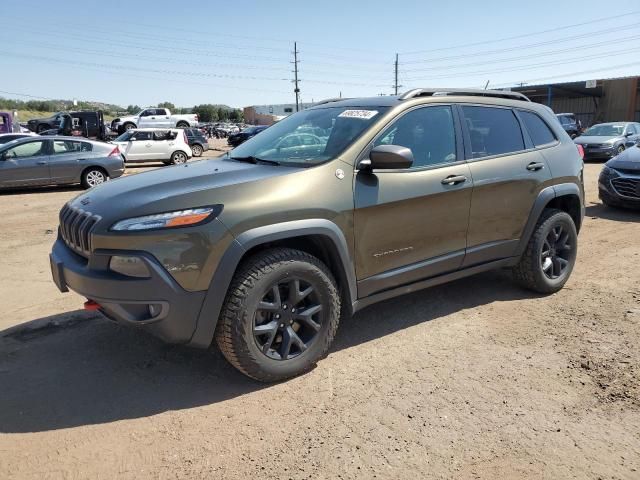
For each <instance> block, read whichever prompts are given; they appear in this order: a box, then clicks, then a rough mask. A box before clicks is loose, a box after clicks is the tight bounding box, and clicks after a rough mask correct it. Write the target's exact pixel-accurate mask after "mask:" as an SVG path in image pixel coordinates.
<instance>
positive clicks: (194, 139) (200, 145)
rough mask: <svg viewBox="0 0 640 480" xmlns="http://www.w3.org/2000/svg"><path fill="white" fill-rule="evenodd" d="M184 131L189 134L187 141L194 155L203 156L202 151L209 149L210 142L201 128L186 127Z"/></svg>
mask: <svg viewBox="0 0 640 480" xmlns="http://www.w3.org/2000/svg"><path fill="white" fill-rule="evenodd" d="M184 133H186V134H187V142H188V143H189V146H190V147H191V152H192V153H193V156H194V157H200V156H202V152H206V151H207V150H209V142H208V141H207V137H205V136H204V133H202V130H200V129H199V128H185V129H184Z"/></svg>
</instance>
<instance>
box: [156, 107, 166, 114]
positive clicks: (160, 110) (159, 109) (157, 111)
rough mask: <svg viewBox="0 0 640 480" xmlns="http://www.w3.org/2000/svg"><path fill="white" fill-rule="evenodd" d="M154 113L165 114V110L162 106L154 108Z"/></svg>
mask: <svg viewBox="0 0 640 480" xmlns="http://www.w3.org/2000/svg"><path fill="white" fill-rule="evenodd" d="M156 115H163V116H166V115H167V110H166V109H164V108H156Z"/></svg>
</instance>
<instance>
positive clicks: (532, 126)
mask: <svg viewBox="0 0 640 480" xmlns="http://www.w3.org/2000/svg"><path fill="white" fill-rule="evenodd" d="M518 113H520V118H522V121H523V122H524V126H525V127H526V128H527V131H528V132H529V135H530V136H531V141H532V142H533V144H534V145H535V146H536V147H540V146H542V145H548V144H550V143H553V142H555V141H556V140H557V138H556V136H555V135H554V134H553V132H552V131H551V129H550V128H549V126H548V125H547V124H546V123H545V121H544V120H542V119H541V118H540V117H539V116H538V115H536V114H535V113H533V112H525V111H524V110H518Z"/></svg>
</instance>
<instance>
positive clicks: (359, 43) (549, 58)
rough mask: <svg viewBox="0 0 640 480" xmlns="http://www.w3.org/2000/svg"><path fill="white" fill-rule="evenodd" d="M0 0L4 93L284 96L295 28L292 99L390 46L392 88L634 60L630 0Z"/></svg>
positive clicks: (378, 83)
mask: <svg viewBox="0 0 640 480" xmlns="http://www.w3.org/2000/svg"><path fill="white" fill-rule="evenodd" d="M0 1H1V2H2V8H1V9H0V39H2V42H1V44H2V45H3V46H2V47H0V71H1V72H3V75H2V82H0V96H4V97H11V98H21V99H28V98H29V97H26V96H20V95H16V94H25V95H32V96H34V97H42V98H69V99H70V98H77V99H79V100H97V101H104V102H109V103H116V104H120V105H123V106H126V105H128V104H137V105H141V106H144V105H155V104H157V103H158V102H160V101H171V102H173V103H175V104H176V105H180V106H193V105H195V104H200V103H223V104H228V105H231V106H234V107H242V106H246V105H253V104H269V103H286V102H292V101H294V96H293V86H292V84H291V82H290V80H291V79H292V78H293V73H292V69H293V65H292V64H291V63H290V62H292V60H293V55H292V51H293V42H294V40H295V41H297V42H298V49H299V50H300V79H301V83H300V88H301V91H302V93H301V95H302V100H303V101H305V102H309V101H312V100H316V101H317V100H320V99H322V98H326V97H335V96H338V95H340V94H342V96H348V97H351V96H368V95H377V94H380V93H385V94H389V93H392V85H393V82H394V79H393V63H394V60H395V53H396V52H397V53H399V71H400V82H399V83H400V84H401V85H403V87H402V88H401V90H406V89H408V88H411V87H416V86H436V87H445V86H446V87H448V86H451V87H463V86H467V87H482V86H484V84H485V83H486V82H487V81H489V82H490V83H489V85H490V86H494V87H503V86H510V85H514V84H517V83H520V82H526V83H529V84H535V83H544V82H547V81H553V82H557V81H565V80H567V81H568V80H586V79H592V78H607V77H614V76H624V75H637V74H640V53H639V52H640V48H639V47H640V3H639V2H638V0H617V1H616V2H615V8H608V7H607V5H610V4H606V3H605V2H602V0H580V1H579V2H559V1H557V0H556V1H549V0H537V1H535V2H513V1H512V0H511V1H491V0H486V1H483V2H480V1H476V0H458V1H456V2H454V1H449V2H434V1H427V0H423V1H405V2H393V1H389V0H386V1H377V0H376V1H346V0H342V1H334V0H327V1H322V2H303V1H298V2H293V1H250V0H242V1H236V2H234V1H229V0H225V1H221V2H218V1H216V2H213V1H211V2H204V1H203V2H194V1H191V2H175V1H168V0H155V1H146V0H135V1H126V2H120V1H116V0H110V1H99V2H98V1H92V0H84V1H76V0H65V1H58V2H50V1H39V0H34V1H32V2H18V1H11V0H0ZM632 12H634V13H632ZM625 14H628V15H625ZM611 17H615V18H611ZM579 24H580V25H579ZM6 92H13V93H12V94H8V93H6Z"/></svg>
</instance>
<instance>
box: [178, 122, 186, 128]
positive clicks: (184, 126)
mask: <svg viewBox="0 0 640 480" xmlns="http://www.w3.org/2000/svg"><path fill="white" fill-rule="evenodd" d="M176 128H189V124H188V123H187V122H178V123H177V124H176Z"/></svg>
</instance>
